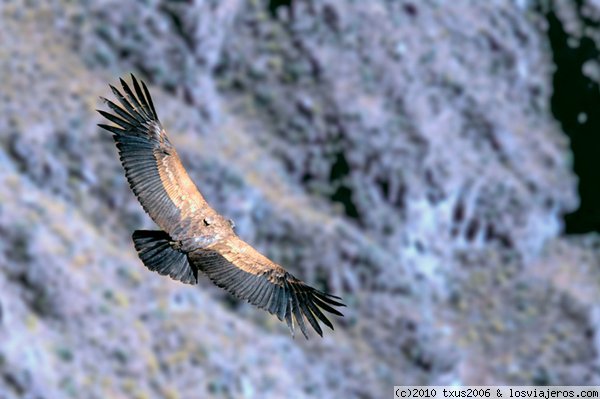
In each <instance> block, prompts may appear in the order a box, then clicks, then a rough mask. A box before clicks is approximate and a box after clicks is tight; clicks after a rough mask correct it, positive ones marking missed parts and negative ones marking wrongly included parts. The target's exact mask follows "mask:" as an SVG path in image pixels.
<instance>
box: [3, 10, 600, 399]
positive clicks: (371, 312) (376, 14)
mask: <svg viewBox="0 0 600 399" xmlns="http://www.w3.org/2000/svg"><path fill="white" fill-rule="evenodd" d="M557 4H558V6H557V11H556V12H557V15H558V21H559V23H561V24H564V26H565V27H566V28H565V29H567V28H568V29H567V31H568V32H571V31H572V30H576V29H577V25H576V24H577V21H578V19H577V16H576V15H575V16H573V15H571V14H573V10H572V7H573V6H572V5H570V3H569V2H558V1H557ZM586 7H589V9H590V10H592V11H593V10H597V9H596V8H595V7H598V4H597V2H594V1H589V4H588V3H586ZM546 28H547V20H546V18H545V14H544V13H543V12H540V11H539V9H536V7H534V5H533V4H532V3H530V2H526V1H508V0H506V1H495V2H481V1H475V0H459V1H452V2H443V1H433V0H432V1H400V0H398V1H385V0H381V1H379V0H378V1H369V2H359V1H330V0H311V1H300V0H297V1H291V0H288V1H274V0H270V1H265V0H250V1H242V0H222V1H209V0H205V1H202V0H201V1H189V2H187V1H177V2H175V1H173V2H171V1H158V0H145V1H141V0H140V1H115V0H102V1H96V2H68V1H61V0H51V1H27V2H24V1H8V2H2V3H0V44H1V45H0V79H1V82H2V86H1V90H0V237H1V240H0V398H2V399H4V398H17V397H27V398H69V397H73V398H83V397H85V398H108V397H110V398H154V397H157V398H159V397H161V398H171V399H174V398H201V397H224V398H228V397H232V398H233V397H235V398H239V397H244V398H270V397H273V398H277V397H293V398H304V397H325V398H327V397H352V398H371V397H386V396H389V395H390V392H391V390H392V387H393V385H400V384H422V385H425V384H450V383H452V384H480V385H481V384H535V383H537V384H592V383H594V384H599V383H600V375H599V373H598V368H597V366H598V360H599V357H598V353H599V350H600V340H599V339H598V336H597V334H598V332H599V330H598V328H599V327H600V308H599V307H598V303H600V268H599V266H600V260H599V257H598V254H599V252H600V239H598V237H597V236H595V235H586V236H571V237H566V236H562V235H561V232H562V229H563V215H564V214H565V213H567V212H570V211H573V210H575V209H576V208H577V206H578V196H577V181H576V178H575V175H574V173H573V171H572V155H571V149H570V146H569V140H568V138H567V136H566V135H565V134H564V133H563V132H562V131H561V129H560V125H559V124H558V123H557V121H555V120H554V118H553V116H552V113H551V109H550V98H551V96H552V94H553V88H552V77H553V72H554V70H553V62H552V49H551V48H550V44H549V40H548V37H547V32H546ZM569 29H571V30H569ZM573 34H575V33H573ZM129 72H135V73H136V74H138V75H139V76H140V77H142V78H143V79H144V80H146V81H147V82H148V83H149V86H150V90H151V92H152V93H153V96H154V102H155V104H156V108H157V111H158V114H159V117H160V118H161V121H162V123H163V125H164V126H165V127H166V128H167V129H168V131H169V132H170V137H171V139H172V142H173V143H174V144H175V146H176V147H177V148H178V151H179V154H180V155H181V157H182V160H183V162H184V164H185V166H186V167H187V168H188V171H189V172H190V175H191V176H192V178H193V179H194V180H195V181H196V182H197V184H198V186H199V188H200V189H201V190H202V192H203V193H204V195H205V197H206V198H207V200H208V201H209V202H210V203H211V204H212V205H213V206H214V207H215V208H216V209H217V210H218V211H220V212H222V213H223V214H225V215H226V216H228V217H230V218H232V219H234V220H235V222H236V225H237V231H238V233H239V234H240V235H241V236H242V238H244V239H245V240H247V241H249V242H250V243H251V244H253V245H255V246H256V247H257V248H259V249H260V250H261V251H263V252H264V253H265V254H266V255H268V256H269V257H271V258H272V259H274V260H275V261H277V262H279V263H281V264H282V265H284V266H285V267H287V268H288V269H289V270H290V271H292V272H293V273H294V274H296V275H298V276H300V277H302V278H303V279H304V280H307V281H308V282H310V283H312V284H314V285H315V286H317V287H320V288H323V289H327V290H329V291H331V292H333V293H335V294H338V295H340V296H342V297H343V298H344V300H345V302H346V303H347V305H348V308H347V309H345V317H344V318H343V319H336V320H335V321H334V323H335V326H336V330H335V331H334V332H331V331H328V332H327V334H326V336H325V337H324V338H323V339H319V338H318V337H314V338H313V339H311V340H309V341H305V340H304V339H303V338H301V337H296V339H291V338H290V337H289V334H288V332H287V330H286V327H285V325H283V324H281V323H279V322H278V321H277V320H276V319H275V318H273V317H270V316H269V315H267V314H263V312H260V311H257V310H255V309H254V308H252V307H251V306H249V305H247V304H245V303H238V302H236V301H234V300H232V299H231V298H230V297H229V296H228V295H227V294H225V293H224V292H222V291H221V290H220V289H218V288H216V287H214V286H213V285H212V284H211V283H210V282H208V281H207V280H202V282H201V283H200V284H199V287H198V286H185V285H183V284H178V283H176V282H173V281H170V280H169V279H167V278H164V277H161V276H159V275H157V274H153V273H150V272H148V271H147V270H146V269H145V268H144V267H143V266H142V265H141V263H140V261H139V259H138V258H137V256H136V253H135V251H134V249H133V245H132V242H131V239H130V234H131V232H132V231H133V230H134V229H139V228H153V227H152V226H153V224H152V222H151V220H150V219H149V218H148V217H147V216H146V215H145V214H144V213H143V210H142V209H141V207H140V206H139V205H138V203H137V202H136V200H135V198H134V196H133V194H132V193H131V192H130V190H129V187H128V185H127V182H126V180H125V177H124V175H123V172H122V168H121V166H120V164H119V161H118V157H117V154H116V149H115V148H114V144H113V143H112V139H111V138H110V135H107V134H106V133H104V132H102V131H100V129H99V128H97V127H96V123H98V122H100V119H101V118H100V116H99V115H97V113H96V112H95V111H94V110H95V109H96V108H101V107H103V104H102V103H101V101H100V100H99V98H98V97H99V96H101V95H102V96H108V94H109V90H108V86H107V84H108V83H115V82H116V80H117V78H118V76H122V75H126V74H127V73H129Z"/></svg>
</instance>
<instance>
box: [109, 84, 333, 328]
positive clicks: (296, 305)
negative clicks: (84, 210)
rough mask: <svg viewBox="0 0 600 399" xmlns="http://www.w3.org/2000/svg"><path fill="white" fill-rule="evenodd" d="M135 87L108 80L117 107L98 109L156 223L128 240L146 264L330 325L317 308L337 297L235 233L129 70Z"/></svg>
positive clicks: (280, 313) (282, 315) (291, 316)
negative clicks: (205, 193) (199, 184)
mask: <svg viewBox="0 0 600 399" xmlns="http://www.w3.org/2000/svg"><path fill="white" fill-rule="evenodd" d="M132 81H133V87H134V90H135V94H134V93H133V91H132V90H131V89H130V87H129V86H128V85H127V84H126V83H125V82H124V81H123V80H122V79H121V84H122V87H123V92H124V93H123V94H122V93H121V92H120V91H119V90H117V89H116V88H115V87H113V86H110V87H111V89H112V91H113V93H114V95H115V96H116V97H117V99H118V100H119V102H120V104H121V106H118V105H116V104H115V103H113V102H112V101H110V100H106V99H105V101H106V104H107V105H108V106H109V108H110V109H111V110H112V111H113V112H114V114H112V113H108V112H105V111H99V112H100V113H101V114H102V115H103V116H104V117H105V118H107V119H108V120H109V121H111V122H113V123H114V124H115V125H116V126H111V125H102V124H101V125H99V126H100V127H102V128H103V129H106V130H108V131H109V132H111V133H113V137H114V140H115V142H116V145H117V148H118V149H119V155H120V159H121V163H122V164H123V167H124V168H125V175H126V177H127V180H128V181H129V185H130V187H131V189H132V190H133V192H134V194H135V195H136V196H137V198H138V200H139V202H140V204H141V205H142V207H143V208H144V210H145V211H146V213H148V215H150V217H151V218H152V219H153V220H154V221H155V222H156V224H157V225H158V226H159V227H160V229H161V230H156V231H148V230H137V231H135V232H134V233H133V241H134V245H135V248H136V250H137V251H138V254H139V256H140V259H141V260H142V262H143V263H144V265H145V266H146V267H147V268H148V269H150V270H153V271H156V272H158V273H160V274H163V275H169V276H170V277H171V278H173V279H175V280H179V281H182V282H184V283H188V284H195V283H197V281H198V272H199V271H200V272H202V273H204V274H206V275H207V276H208V277H209V278H210V279H211V280H212V281H213V282H214V283H215V284H216V285H218V286H219V287H222V288H224V289H226V290H227V291H229V292H230V293H232V294H233V295H235V296H236V297H238V298H240V299H245V300H247V301H248V302H250V303H252V304H253V305H256V306H258V307H259V308H261V309H264V310H267V311H268V312H269V313H271V314H275V315H276V316H277V317H278V318H279V319H280V320H284V319H285V320H286V322H287V324H288V326H289V327H290V329H291V330H292V333H293V331H294V320H295V323H296V324H298V325H299V326H300V329H301V331H302V333H303V334H304V335H305V336H307V331H306V326H305V323H304V318H306V320H307V321H308V322H309V324H310V325H311V326H312V327H313V328H314V329H315V331H317V333H318V334H319V335H322V330H321V328H320V325H319V321H321V322H323V323H325V324H326V325H327V326H329V327H330V328H333V326H332V324H331V322H330V321H329V320H328V319H327V317H325V315H324V314H323V312H322V310H325V311H327V312H330V313H333V314H336V315H340V316H341V313H339V312H338V311H337V310H336V309H335V308H334V307H335V306H344V305H343V304H342V303H341V302H339V298H338V297H335V296H333V295H330V294H326V293H324V292H321V291H318V290H316V289H314V288H312V287H310V286H308V285H306V284H305V283H304V282H302V281H300V280H298V279H296V278H295V277H294V276H292V275H291V274H290V273H288V272H287V271H286V270H285V269H284V268H283V267H281V266H279V265H278V264H276V263H275V262H273V261H271V260H270V259H268V258H267V257H265V256H264V255H262V254H261V253H260V252H258V251H257V250H255V249H254V248H253V247H252V246H250V245H249V244H247V243H246V242H244V241H243V240H241V239H240V238H239V237H238V236H237V235H236V234H235V231H234V229H233V222H231V221H230V220H228V219H226V218H224V217H223V216H222V215H220V214H219V213H217V212H216V211H215V210H214V209H213V208H212V207H211V206H210V205H209V204H208V203H207V202H206V200H205V199H204V197H203V196H202V194H201V193H200V191H199V190H198V188H197V187H196V185H195V184H194V182H193V181H192V180H191V179H190V177H189V176H188V174H187V172H186V170H185V168H184V167H183V165H182V164H181V160H180V158H179V156H178V155H177V151H176V150H175V148H174V147H173V145H172V144H171V143H170V141H169V139H168V137H167V133H166V131H165V130H164V129H163V127H162V125H161V123H160V121H159V120H158V116H157V114H156V110H155V108H154V104H153V103H152V98H151V97H150V92H149V91H148V88H147V87H146V85H145V84H144V83H143V82H142V84H141V86H140V85H139V83H138V82H137V80H136V79H135V77H133V76H132Z"/></svg>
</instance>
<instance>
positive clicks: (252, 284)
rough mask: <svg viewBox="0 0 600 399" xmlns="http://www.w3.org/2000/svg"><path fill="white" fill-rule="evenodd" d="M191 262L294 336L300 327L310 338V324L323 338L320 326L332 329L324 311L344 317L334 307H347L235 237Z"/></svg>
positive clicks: (192, 255)
mask: <svg viewBox="0 0 600 399" xmlns="http://www.w3.org/2000/svg"><path fill="white" fill-rule="evenodd" d="M189 259H190V262H191V263H192V264H194V266H195V267H196V268H198V269H199V270H201V271H203V272H204V273H205V274H206V275H208V277H209V278H210V279H211V280H212V281H213V282H214V283H215V284H216V285H217V286H219V287H222V288H224V289H226V290H227V291H229V292H230V293H232V294H233V295H234V296H236V297H238V298H240V299H244V300H247V301H248V302H250V303H251V304H253V305H255V306H257V307H259V308H261V309H264V310H266V311H267V312H269V313H271V314H274V315H276V316H277V318H279V320H282V321H283V320H285V321H286V323H287V324H288V327H289V328H290V330H291V331H292V334H293V332H294V325H297V326H299V327H300V331H302V334H303V335H304V336H305V337H307V338H308V328H307V322H308V324H309V325H310V326H311V327H312V328H313V329H314V330H315V331H316V332H317V333H318V334H319V335H321V336H322V335H323V330H322V328H321V326H320V324H319V322H323V323H324V324H325V325H326V326H328V327H329V328H331V329H333V325H332V323H331V322H330V321H329V320H328V319H327V317H326V316H325V314H324V313H323V311H327V312H330V313H333V314H336V315H341V313H340V312H339V311H337V310H336V309H335V308H334V306H345V305H344V304H343V303H341V302H337V301H335V300H333V299H331V298H332V297H333V296H331V295H329V294H326V293H324V292H321V291H318V290H316V289H314V288H312V287H310V286H308V285H306V284H305V283H304V282H302V281H300V280H298V279H297V278H295V277H294V276H293V275H291V274H290V273H288V272H287V271H286V270H285V269H283V268H282V267H281V266H279V265H277V264H276V263H274V262H272V261H270V260H269V259H268V258H266V257H265V256H263V255H262V254H260V253H259V252H258V251H256V250H255V249H254V248H252V247H251V246H250V245H248V244H247V243H246V242H244V241H242V240H241V239H240V238H239V237H237V236H236V235H230V236H228V237H226V238H225V239H223V240H220V241H218V242H216V243H214V244H212V245H210V246H208V247H207V248H205V249H203V250H198V251H195V252H192V253H190V254H189ZM335 298H337V297H335ZM332 302H333V303H332ZM305 319H306V320H305Z"/></svg>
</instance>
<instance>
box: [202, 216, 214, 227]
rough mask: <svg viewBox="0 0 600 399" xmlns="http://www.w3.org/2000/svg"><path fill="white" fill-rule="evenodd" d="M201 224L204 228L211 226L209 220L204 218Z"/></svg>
mask: <svg viewBox="0 0 600 399" xmlns="http://www.w3.org/2000/svg"><path fill="white" fill-rule="evenodd" d="M203 222H204V225H205V226H210V225H211V223H212V221H211V220H210V219H209V218H204V219H203Z"/></svg>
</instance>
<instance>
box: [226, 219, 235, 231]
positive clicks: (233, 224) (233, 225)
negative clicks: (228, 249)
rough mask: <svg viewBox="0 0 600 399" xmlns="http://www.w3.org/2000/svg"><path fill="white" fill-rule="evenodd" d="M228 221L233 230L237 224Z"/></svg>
mask: <svg viewBox="0 0 600 399" xmlns="http://www.w3.org/2000/svg"><path fill="white" fill-rule="evenodd" d="M227 221H228V222H229V225H230V226H231V228H232V229H233V228H234V227H235V222H234V221H233V220H231V219H227Z"/></svg>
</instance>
